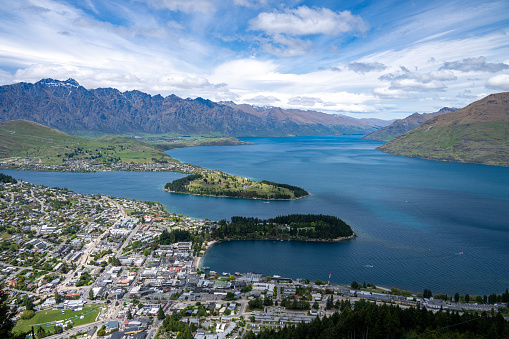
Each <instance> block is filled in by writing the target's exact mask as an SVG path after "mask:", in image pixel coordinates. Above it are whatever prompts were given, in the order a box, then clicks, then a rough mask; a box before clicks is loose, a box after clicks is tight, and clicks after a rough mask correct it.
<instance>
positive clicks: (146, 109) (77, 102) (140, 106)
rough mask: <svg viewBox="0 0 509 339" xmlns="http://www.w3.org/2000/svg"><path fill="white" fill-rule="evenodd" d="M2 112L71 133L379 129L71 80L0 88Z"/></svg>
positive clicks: (346, 131)
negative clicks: (92, 86)
mask: <svg viewBox="0 0 509 339" xmlns="http://www.w3.org/2000/svg"><path fill="white" fill-rule="evenodd" d="M0 112H1V113H2V114H1V116H0V120H3V121H7V120H17V119H25V120H30V121H34V122H37V123H40V124H43V125H45V126H49V127H52V128H56V129H59V130H63V131H66V132H70V133H72V132H79V131H87V132H100V133H109V134H124V133H150V134H165V133H180V134H206V135H211V134H215V135H217V134H221V135H223V136H235V137H239V136H288V135H340V134H367V133H371V132H372V131H374V130H376V129H377V128H379V127H381V126H380V125H379V124H377V123H374V122H372V121H364V120H361V119H354V118H350V117H346V116H336V115H329V114H325V113H319V112H313V111H298V110H284V109H281V108H277V107H271V108H267V109H258V108H254V107H252V106H248V105H235V104H232V103H228V104H226V103H215V102H212V101H210V100H206V99H202V98H196V99H182V98H179V97H177V96H176V95H170V96H167V97H166V98H163V97H162V96H161V95H155V96H151V95H149V94H146V93H143V92H140V91H127V92H120V91H118V90H117V89H113V88H98V89H93V90H87V89H85V88H84V87H83V86H80V85H79V84H78V82H76V81H75V80H73V79H69V80H67V81H58V80H53V79H43V80H41V81H39V82H37V83H35V84H31V83H17V84H13V85H6V86H1V87H0ZM381 125H383V123H382V124H381Z"/></svg>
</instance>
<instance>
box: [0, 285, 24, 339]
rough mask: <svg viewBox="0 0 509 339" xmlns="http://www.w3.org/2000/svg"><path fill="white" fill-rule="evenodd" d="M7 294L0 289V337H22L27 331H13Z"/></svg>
mask: <svg viewBox="0 0 509 339" xmlns="http://www.w3.org/2000/svg"><path fill="white" fill-rule="evenodd" d="M7 296H8V294H7V293H6V292H5V291H3V290H0V338H10V339H23V338H25V337H26V335H27V334H28V333H29V332H26V333H25V332H23V333H13V332H12V330H13V328H14V325H15V323H14V321H12V320H11V318H12V317H14V314H13V313H12V312H11V311H10V310H9V306H8V305H7Z"/></svg>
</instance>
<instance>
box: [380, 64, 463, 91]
mask: <svg viewBox="0 0 509 339" xmlns="http://www.w3.org/2000/svg"><path fill="white" fill-rule="evenodd" d="M403 69H404V70H406V68H403ZM379 79H380V80H389V81H390V82H391V86H390V88H389V89H391V90H393V89H396V90H398V89H399V90H404V91H417V92H427V91H443V90H445V89H446V88H447V87H446V86H445V84H443V83H442V81H451V80H456V79H457V77H456V76H455V75H454V73H452V72H451V71H446V70H439V71H431V72H427V73H418V72H410V71H408V70H406V71H405V72H404V73H403V74H393V73H389V74H384V75H382V76H381V77H380V78H379ZM380 94H382V95H383V91H382V90H379V92H378V95H380Z"/></svg>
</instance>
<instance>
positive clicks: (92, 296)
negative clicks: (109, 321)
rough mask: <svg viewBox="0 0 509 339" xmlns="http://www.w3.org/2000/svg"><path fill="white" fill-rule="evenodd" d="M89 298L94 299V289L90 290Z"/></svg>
mask: <svg viewBox="0 0 509 339" xmlns="http://www.w3.org/2000/svg"><path fill="white" fill-rule="evenodd" d="M88 299H90V300H94V291H93V290H92V289H90V290H89V291H88Z"/></svg>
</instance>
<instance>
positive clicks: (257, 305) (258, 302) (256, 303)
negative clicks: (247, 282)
mask: <svg viewBox="0 0 509 339" xmlns="http://www.w3.org/2000/svg"><path fill="white" fill-rule="evenodd" d="M248 305H249V308H250V309H252V310H254V309H262V308H264V307H265V306H272V305H274V302H273V301H272V299H270V298H264V299H261V298H254V299H253V300H250V301H249V302H248Z"/></svg>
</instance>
